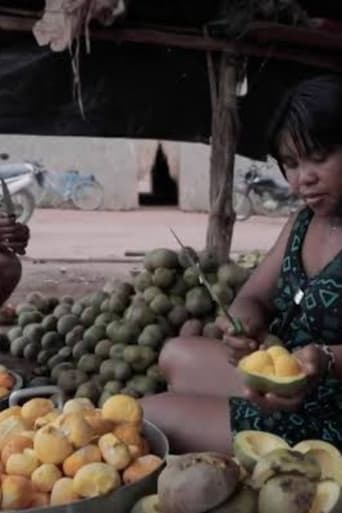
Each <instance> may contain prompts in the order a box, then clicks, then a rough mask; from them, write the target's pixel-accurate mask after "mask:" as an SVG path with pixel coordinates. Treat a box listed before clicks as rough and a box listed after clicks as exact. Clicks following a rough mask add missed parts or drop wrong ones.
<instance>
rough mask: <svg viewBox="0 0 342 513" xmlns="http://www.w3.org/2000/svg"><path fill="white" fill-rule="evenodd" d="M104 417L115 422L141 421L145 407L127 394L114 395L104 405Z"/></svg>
mask: <svg viewBox="0 0 342 513" xmlns="http://www.w3.org/2000/svg"><path fill="white" fill-rule="evenodd" d="M102 415H103V418H105V419H108V420H111V421H112V422H114V423H115V424H122V423H124V422H141V420H142V418H143V409H142V407H141V405H140V403H139V402H138V401H137V400H136V399H134V398H133V397H130V396H129V395H125V394H117V395H113V396H112V397H110V398H109V399H107V401H106V402H105V403H104V405H103V406H102Z"/></svg>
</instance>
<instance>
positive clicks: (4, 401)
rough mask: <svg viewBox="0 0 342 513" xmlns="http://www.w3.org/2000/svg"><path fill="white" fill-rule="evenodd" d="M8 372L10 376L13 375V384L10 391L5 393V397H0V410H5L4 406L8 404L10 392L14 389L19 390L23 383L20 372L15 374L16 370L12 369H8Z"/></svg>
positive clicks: (6, 406)
mask: <svg viewBox="0 0 342 513" xmlns="http://www.w3.org/2000/svg"><path fill="white" fill-rule="evenodd" d="M8 374H10V375H11V376H13V377H14V379H15V384H14V386H13V388H12V390H11V392H10V393H9V394H8V395H6V396H5V397H2V398H1V399H0V411H2V410H5V409H6V408H8V406H9V398H10V396H11V394H12V393H13V392H14V391H15V390H20V389H21V388H22V387H23V385H24V380H23V378H22V377H21V376H20V374H17V373H16V372H13V371H8Z"/></svg>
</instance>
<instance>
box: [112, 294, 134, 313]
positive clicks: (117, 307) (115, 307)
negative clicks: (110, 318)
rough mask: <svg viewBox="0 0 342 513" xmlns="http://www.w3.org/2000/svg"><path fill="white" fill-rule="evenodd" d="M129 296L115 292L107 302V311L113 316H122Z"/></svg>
mask: <svg viewBox="0 0 342 513" xmlns="http://www.w3.org/2000/svg"><path fill="white" fill-rule="evenodd" d="M129 299H130V296H127V295H125V294H123V293H121V294H120V293H119V292H116V293H114V294H112V295H111V296H110V298H109V300H108V311H109V312H112V313H114V314H122V312H124V310H125V309H126V307H127V305H128V303H129Z"/></svg>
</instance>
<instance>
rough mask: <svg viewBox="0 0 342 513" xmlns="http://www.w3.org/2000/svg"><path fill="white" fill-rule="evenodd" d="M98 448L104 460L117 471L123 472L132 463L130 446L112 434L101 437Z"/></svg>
mask: <svg viewBox="0 0 342 513" xmlns="http://www.w3.org/2000/svg"><path fill="white" fill-rule="evenodd" d="M98 446H99V449H100V451H101V454H102V457H103V459H104V460H105V461H106V462H107V463H109V464H110V465H112V466H113V467H114V468H115V469H117V470H123V469H124V468H126V467H127V466H128V465H129V463H130V461H131V459H132V458H131V454H130V452H129V448H128V446H127V445H126V444H125V443H124V442H122V441H121V440H119V438H117V437H116V436H115V435H113V434H112V433H108V434H106V435H103V436H101V438H100V439H99V441H98Z"/></svg>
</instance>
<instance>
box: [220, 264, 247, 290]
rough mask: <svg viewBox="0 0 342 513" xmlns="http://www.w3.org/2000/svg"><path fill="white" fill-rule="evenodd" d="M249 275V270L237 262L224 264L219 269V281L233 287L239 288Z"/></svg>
mask: <svg viewBox="0 0 342 513" xmlns="http://www.w3.org/2000/svg"><path fill="white" fill-rule="evenodd" d="M248 276H249V272H248V271H247V270H246V269H245V268H244V267H241V266H240V265H238V264H237V263H235V262H229V263H227V264H223V265H221V266H220V267H219V269H218V271H217V278H218V281H219V282H220V283H222V284H223V285H229V286H230V287H233V288H239V287H240V286H241V285H242V284H243V283H244V282H245V281H246V280H247V278H248Z"/></svg>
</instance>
